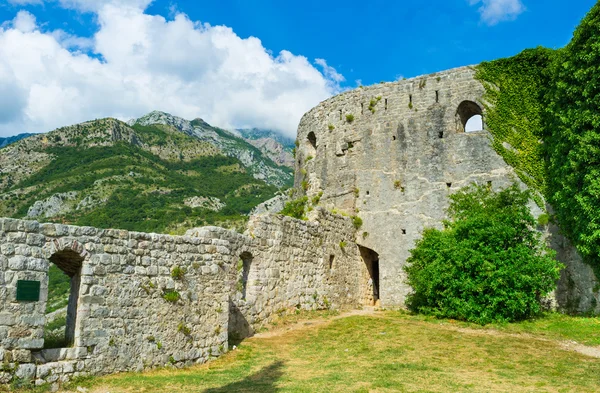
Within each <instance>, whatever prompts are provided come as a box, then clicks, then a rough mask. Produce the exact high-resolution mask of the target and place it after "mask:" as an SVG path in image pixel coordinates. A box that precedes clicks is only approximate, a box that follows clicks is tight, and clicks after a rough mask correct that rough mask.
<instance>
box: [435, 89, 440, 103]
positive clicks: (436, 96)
mask: <svg viewBox="0 0 600 393" xmlns="http://www.w3.org/2000/svg"><path fill="white" fill-rule="evenodd" d="M435 102H440V92H439V90H436V91H435Z"/></svg>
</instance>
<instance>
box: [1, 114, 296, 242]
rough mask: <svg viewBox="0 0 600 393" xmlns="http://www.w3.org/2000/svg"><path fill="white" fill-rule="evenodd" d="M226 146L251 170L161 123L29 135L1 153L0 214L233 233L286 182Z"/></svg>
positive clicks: (245, 147)
mask: <svg viewBox="0 0 600 393" xmlns="http://www.w3.org/2000/svg"><path fill="white" fill-rule="evenodd" d="M206 127H210V126H208V125H207V126H206ZM211 131H212V130H211ZM212 132H216V131H212ZM227 141H228V143H229V144H235V148H236V149H237V154H239V155H241V156H242V158H244V155H245V156H252V158H253V160H252V161H249V160H246V162H247V163H248V162H250V165H248V164H245V163H244V162H243V160H242V159H240V158H237V157H236V154H235V153H232V152H231V149H229V150H227V149H226V148H227V147H228V145H219V144H217V143H214V141H210V140H208V139H206V138H205V140H202V139H201V138H199V137H198V136H197V135H194V134H190V133H185V132H182V131H181V130H180V129H178V128H177V127H174V126H172V125H168V124H149V123H146V124H139V123H134V124H133V125H132V126H129V125H128V124H126V123H123V122H120V121H118V120H115V119H101V120H95V121H91V122H86V123H82V124H78V125H74V126H70V127H64V128H60V129H57V130H55V131H52V132H50V133H48V134H43V135H34V136H32V137H29V138H27V139H24V140H21V141H19V142H16V143H14V144H11V145H9V146H7V147H5V148H3V149H0V216H9V217H17V218H29V219H36V220H38V221H52V222H64V223H72V224H77V225H91V226H96V227H100V228H122V229H128V230H135V231H145V232H169V233H182V232H184V231H185V230H186V229H189V228H191V227H194V226H200V225H207V224H210V225H212V224H216V225H223V226H226V227H240V226H241V225H242V223H243V222H244V220H245V215H246V214H248V213H249V212H250V210H251V209H252V208H254V207H255V206H256V205H257V204H259V203H261V202H263V201H265V200H267V199H270V198H271V197H272V196H273V195H274V194H275V192H276V191H277V190H278V189H279V187H278V186H282V187H285V186H287V185H288V184H289V183H290V179H291V176H289V177H288V176H287V175H288V173H289V169H287V168H280V167H279V166H277V165H276V164H274V163H273V162H272V161H271V160H269V159H268V158H265V157H263V156H262V155H261V153H260V152H259V151H258V150H256V148H254V147H253V146H251V145H249V144H247V143H246V142H245V141H244V140H243V139H240V138H236V137H235V136H231V137H229V135H228V136H227ZM246 158H247V157H246ZM263 168H267V170H264V173H263V174H261V173H260V171H261V170H262V169H263ZM278 173H281V174H282V176H279V177H278V176H277V174H278Z"/></svg>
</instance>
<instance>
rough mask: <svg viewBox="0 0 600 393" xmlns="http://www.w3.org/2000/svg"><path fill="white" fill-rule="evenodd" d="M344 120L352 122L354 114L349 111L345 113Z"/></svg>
mask: <svg viewBox="0 0 600 393" xmlns="http://www.w3.org/2000/svg"><path fill="white" fill-rule="evenodd" d="M346 121H347V122H348V123H352V122H353V121H354V115H353V114H352V113H349V114H347V115H346Z"/></svg>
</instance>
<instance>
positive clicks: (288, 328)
mask: <svg viewBox="0 0 600 393" xmlns="http://www.w3.org/2000/svg"><path fill="white" fill-rule="evenodd" d="M378 313H379V312H378V311H376V310H375V308H374V307H364V308H363V309H362V310H351V311H345V312H343V313H340V314H339V315H336V316H334V317H327V318H318V319H307V320H300V321H298V322H296V323H293V324H290V325H285V326H282V327H270V329H269V330H268V331H266V332H262V333H256V334H255V335H254V336H252V337H250V338H249V339H253V338H271V337H277V336H281V335H284V334H287V333H289V332H292V331H297V330H305V329H313V328H315V327H321V326H326V325H328V324H330V323H331V321H334V320H337V319H342V318H348V317H354V316H367V315H368V316H376V315H377V314H378Z"/></svg>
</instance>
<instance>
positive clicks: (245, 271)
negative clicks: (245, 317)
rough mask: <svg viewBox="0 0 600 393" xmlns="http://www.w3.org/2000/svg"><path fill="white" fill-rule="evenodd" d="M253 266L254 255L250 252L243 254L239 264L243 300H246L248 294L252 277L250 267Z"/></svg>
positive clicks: (240, 288) (239, 281) (239, 280)
mask: <svg viewBox="0 0 600 393" xmlns="http://www.w3.org/2000/svg"><path fill="white" fill-rule="evenodd" d="M251 266H252V254H250V253H249V252H243V253H242V254H241V255H240V261H239V263H238V270H239V273H240V275H239V277H238V283H239V288H238V289H239V291H240V292H241V293H242V299H243V300H246V295H247V293H248V279H249V277H250V267H251Z"/></svg>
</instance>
